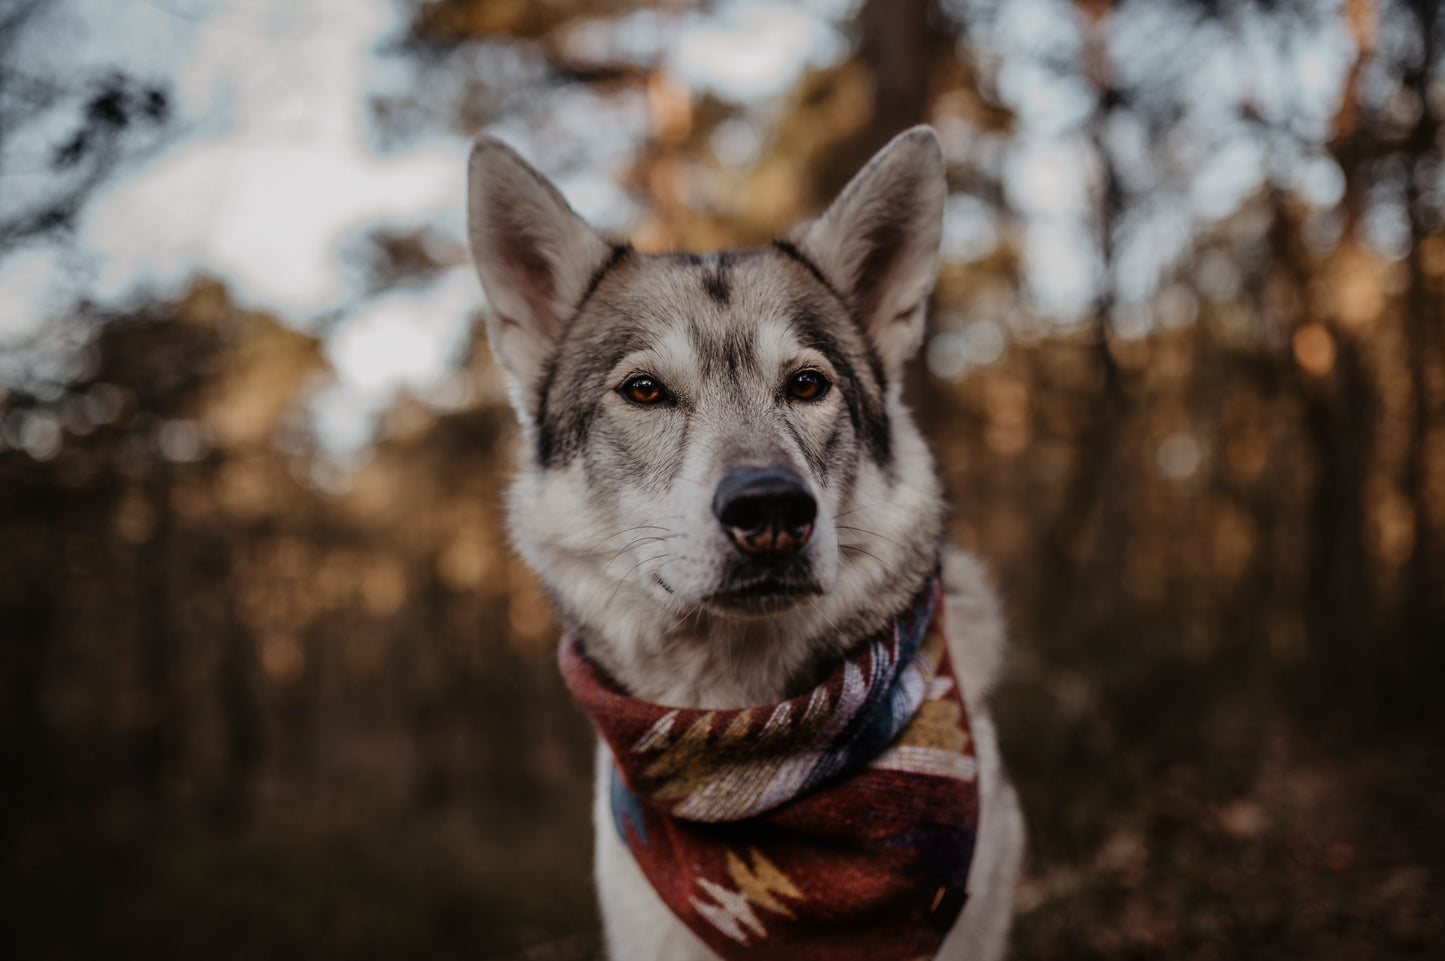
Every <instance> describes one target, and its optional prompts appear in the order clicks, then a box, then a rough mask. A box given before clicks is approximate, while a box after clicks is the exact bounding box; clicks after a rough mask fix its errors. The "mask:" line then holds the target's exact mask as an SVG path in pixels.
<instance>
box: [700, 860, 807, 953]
mask: <svg viewBox="0 0 1445 961" xmlns="http://www.w3.org/2000/svg"><path fill="white" fill-rule="evenodd" d="M748 857H749V859H750V860H751V861H752V866H751V867H749V866H748V864H747V863H746V862H745V861H743V859H742V858H740V857H738V856H737V855H736V854H734V853H733V852H732V851H729V852H728V876H729V877H730V878H731V879H732V882H733V884H734V885H735V886H736V890H730V889H728V888H725V887H723V886H722V885H720V884H717V883H715V882H713V881H709V880H708V879H707V878H698V879H697V884H698V887H700V888H702V890H703V891H704V892H706V894H707V895H708V896H709V897H710V898H711V899H712V900H711V901H704V900H702V899H701V898H697V897H694V898H692V899H691V902H692V906H693V907H694V908H695V909H696V910H697V913H698V914H700V915H702V916H703V917H704V918H706V919H707V920H708V921H709V922H710V923H711V924H712V925H713V927H715V928H717V929H718V930H719V931H721V932H722V933H723V934H725V935H727V936H728V937H730V938H732V939H733V940H734V941H737V942H738V943H739V944H743V945H746V944H748V933H749V932H751V933H752V935H753V936H755V937H759V938H765V937H767V936H768V932H767V929H766V928H764V927H763V924H762V922H761V921H759V920H758V916H757V915H756V914H755V913H754V912H753V909H752V907H751V905H754V904H756V905H757V906H758V907H760V908H765V909H767V910H768V911H771V912H773V913H774V914H780V915H782V916H783V917H785V918H791V917H792V916H793V912H792V911H791V910H789V909H788V907H787V906H786V905H784V904H783V903H782V902H781V901H779V900H778V898H777V897H775V895H778V896H782V897H786V898H792V899H794V900H801V899H802V897H803V892H801V891H799V890H798V888H797V886H796V885H794V884H793V882H792V881H790V880H788V877H787V875H785V874H783V872H782V871H779V870H778V868H777V866H776V865H775V864H773V862H771V861H769V860H768V859H767V858H765V857H763V855H762V852H761V851H759V850H758V849H757V848H748Z"/></svg>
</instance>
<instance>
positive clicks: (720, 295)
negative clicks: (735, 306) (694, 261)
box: [702, 254, 733, 307]
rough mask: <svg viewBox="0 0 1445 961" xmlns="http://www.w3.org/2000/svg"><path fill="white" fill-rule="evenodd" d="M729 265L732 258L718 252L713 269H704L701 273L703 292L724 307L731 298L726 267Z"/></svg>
mask: <svg viewBox="0 0 1445 961" xmlns="http://www.w3.org/2000/svg"><path fill="white" fill-rule="evenodd" d="M731 265H732V258H731V257H730V256H728V255H727V254H718V255H717V257H716V265H715V267H714V269H713V270H711V271H707V270H704V272H703V275H702V289H703V292H704V293H706V294H707V295H708V297H709V298H710V299H711V300H712V301H713V303H715V304H717V305H718V306H720V307H726V306H727V305H728V302H729V301H731V300H732V293H733V292H732V285H731V284H730V283H729V280H728V268H729V267H730V266H731Z"/></svg>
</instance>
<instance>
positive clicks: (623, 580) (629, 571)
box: [604, 551, 672, 607]
mask: <svg viewBox="0 0 1445 961" xmlns="http://www.w3.org/2000/svg"><path fill="white" fill-rule="evenodd" d="M671 556H672V555H671V554H670V553H669V552H667V551H663V552H662V553H661V554H654V555H653V556H651V557H644V558H643V559H642V560H640V561H638V562H637V563H636V564H633V565H632V566H631V567H629V568H628V569H627V573H626V574H623V575H622V576H621V577H620V578H618V580H617V586H616V587H614V588H612V593H611V594H609V595H608V596H607V604H606V605H604V606H606V607H611V606H612V602H613V601H614V600H616V599H617V592H618V591H620V590H622V585H623V584H625V583H626V582H627V579H628V578H629V577H631V576H632V572H633V571H635V570H637V569H638V568H639V567H641V566H642V565H643V564H646V563H647V562H648V561H656V560H660V559H662V558H664V557H671Z"/></svg>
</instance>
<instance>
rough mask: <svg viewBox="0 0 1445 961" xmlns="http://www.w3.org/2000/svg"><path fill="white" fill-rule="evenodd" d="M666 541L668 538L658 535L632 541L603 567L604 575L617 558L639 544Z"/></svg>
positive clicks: (623, 546)
mask: <svg viewBox="0 0 1445 961" xmlns="http://www.w3.org/2000/svg"><path fill="white" fill-rule="evenodd" d="M665 540H667V538H666V537H658V536H657V535H656V534H654V535H652V536H650V537H639V538H637V539H636V540H632V541H629V542H627V543H626V544H624V545H622V549H621V550H619V551H618V552H617V553H616V554H613V555H612V559H611V560H609V561H608V562H607V563H606V564H604V565H602V573H604V574H606V573H607V568H609V567H611V566H612V564H613V562H614V561H616V560H617V558H619V557H621V556H622V555H623V554H624V553H626V552H627V551H628V550H629V549H630V548H632V547H635V546H636V545H638V544H646V543H647V542H648V541H665Z"/></svg>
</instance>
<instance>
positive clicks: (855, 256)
mask: <svg viewBox="0 0 1445 961" xmlns="http://www.w3.org/2000/svg"><path fill="white" fill-rule="evenodd" d="M947 195H948V185H947V183H946V182H945V180H944V170H943V149H942V147H940V146H939V143H938V135H937V134H935V133H934V132H933V129H932V128H931V127H924V126H919V127H914V128H912V129H910V130H906V131H904V132H903V133H901V134H899V135H898V136H897V137H895V138H893V140H892V141H891V142H890V143H889V144H888V145H887V146H886V147H884V148H883V149H882V150H880V151H878V153H877V154H876V155H875V156H874V157H873V159H872V160H870V161H868V165H867V166H866V167H864V168H863V169H862V170H861V171H859V173H858V175H857V176H856V177H854V178H853V179H852V181H850V182H849V184H848V186H847V187H845V188H843V192H842V193H841V194H839V195H838V199H837V200H835V201H833V205H832V206H831V207H829V208H828V210H827V212H826V213H824V214H823V216H822V217H820V218H819V219H818V220H816V221H815V222H814V223H813V224H812V225H811V226H809V227H808V228H807V229H806V232H805V233H804V234H803V235H802V237H801V238H800V239H799V245H800V247H801V248H802V249H803V251H804V252H805V253H807V254H808V256H810V257H811V258H812V259H813V262H814V263H816V264H817V265H818V268H819V269H820V270H821V271H822V272H823V275H824V276H825V277H827V278H828V279H829V280H830V281H831V282H832V283H834V284H836V285H837V286H838V292H839V293H840V294H842V295H843V297H844V298H845V299H846V300H847V301H848V304H849V306H850V307H851V308H852V309H853V313H854V316H856V317H857V318H858V319H859V320H860V321H861V322H862V323H863V326H864V328H865V329H866V330H867V331H868V335H869V336H870V337H871V338H872V339H873V345H874V347H875V348H876V349H877V351H878V353H879V356H880V357H881V358H882V360H883V366H884V369H885V370H886V371H887V374H888V379H889V380H890V381H896V379H897V374H898V373H899V371H900V370H901V369H902V367H903V364H904V362H905V361H907V360H908V358H909V357H911V356H912V355H913V353H914V352H915V351H916V350H918V345H919V343H920V342H921V341H922V339H923V315H924V308H925V306H926V302H927V299H928V294H929V292H930V291H931V290H932V289H933V281H934V279H935V278H936V277H937V275H938V251H939V241H940V238H941V237H942V233H943V203H944V200H945V198H946V197H947Z"/></svg>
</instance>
